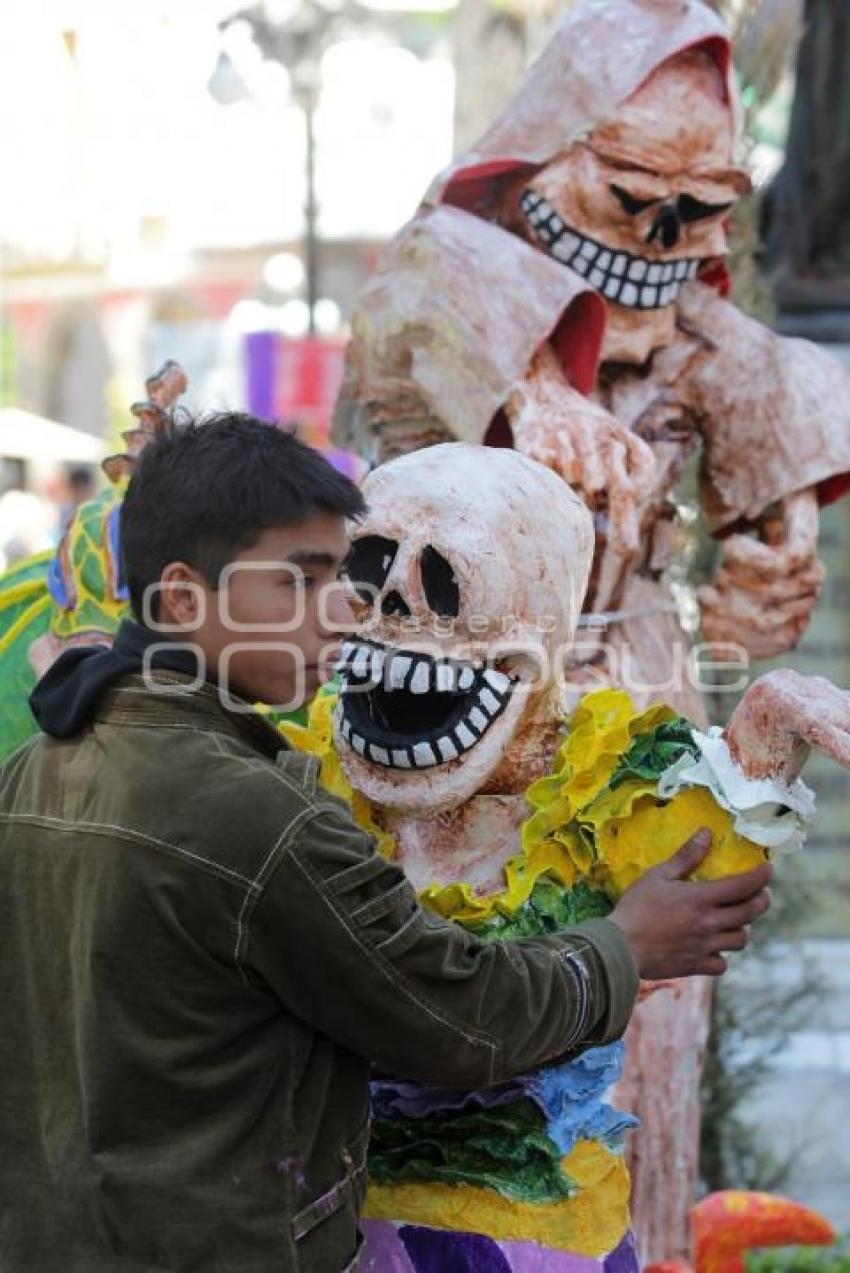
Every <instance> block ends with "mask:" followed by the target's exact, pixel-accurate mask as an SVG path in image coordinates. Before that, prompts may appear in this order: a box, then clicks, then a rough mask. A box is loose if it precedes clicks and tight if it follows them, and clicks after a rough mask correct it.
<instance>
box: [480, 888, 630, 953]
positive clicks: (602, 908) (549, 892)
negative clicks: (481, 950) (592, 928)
mask: <svg viewBox="0 0 850 1273" xmlns="http://www.w3.org/2000/svg"><path fill="white" fill-rule="evenodd" d="M610 912H611V902H610V901H609V899H608V898H607V897H606V895H605V894H604V893H600V892H599V891H598V890H597V889H592V888H590V887H589V886H588V885H587V884H576V885H574V886H573V887H572V888H570V889H565V888H564V886H563V884H560V883H559V882H558V881H557V880H553V879H549V878H547V877H546V876H545V875H544V876H541V878H540V879H539V880H538V881H537V883H536V884H535V885H534V888H533V889H532V891H531V896H530V897H529V899H528V901H527V902H524V903H523V905H522V906H521V907H520V908H519V910H518V911H517V912H516V913H515V914H514V915H511V916H510V917H508V916H507V915H498V914H497V915H493V916H492V917H491V918H490V919H487V920H485V921H484V922H483V923H481V924H474V925H473V924H470V925H468V927H469V928H470V930H471V931H472V932H474V933H475V936H476V937H481V938H483V939H484V940H485V941H486V940H491V939H495V938H505V937H545V936H548V935H549V934H550V933H556V932H558V930H559V929H562V928H570V927H571V926H572V925H574V924H582V923H584V921H585V920H588V919H604V918H605V916H606V915H608V914H610Z"/></svg>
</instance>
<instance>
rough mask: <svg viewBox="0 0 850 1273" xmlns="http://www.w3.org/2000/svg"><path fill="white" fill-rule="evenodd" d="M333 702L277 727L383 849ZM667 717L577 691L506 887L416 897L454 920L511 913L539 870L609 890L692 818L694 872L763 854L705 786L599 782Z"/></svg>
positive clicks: (745, 864) (650, 861)
mask: <svg viewBox="0 0 850 1273" xmlns="http://www.w3.org/2000/svg"><path fill="white" fill-rule="evenodd" d="M336 703H337V695H336V693H333V692H329V691H325V692H323V693H320V694H319V695H318V696H317V697H316V698H315V699H314V700H313V703H312V704H311V706H310V710H309V713H308V719H307V724H306V725H297V724H294V723H292V722H289V721H283V722H281V723H280V726H279V727H280V729H281V732H282V733H283V735H284V737H285V738H286V739H287V741H288V742H289V743H290V744H291V745H292V746H293V747H295V748H297V749H298V750H301V751H307V752H310V753H311V754H312V755H314V756H316V757H317V758H318V759H319V760H320V761H321V776H320V780H321V783H322V785H323V786H324V787H325V788H326V790H328V791H329V792H331V793H332V794H333V795H335V796H338V797H340V798H341V799H342V800H344V801H346V803H347V804H348V805H349V806H350V808H351V810H352V813H353V816H354V818H355V820H356V821H357V823H358V824H359V825H360V826H361V827H363V829H364V830H366V831H368V832H369V833H370V834H371V835H373V836H374V837H375V839H376V841H377V844H378V849H379V851H380V852H381V853H382V854H383V855H384V856H385V857H387V858H391V857H393V855H394V853H395V841H394V839H393V836H392V835H391V834H390V833H389V832H388V831H387V830H386V829H385V828H383V827H382V826H381V825H380V823H379V822H378V820H377V819H376V817H375V814H374V810H373V809H372V806H371V805H370V804H369V801H368V800H366V798H365V797H364V796H362V795H361V794H360V793H359V792H357V791H354V790H353V788H352V786H351V784H350V783H349V781H348V779H347V778H346V776H345V774H344V772H343V769H342V765H341V764H340V760H339V756H338V755H337V752H336V749H335V748H334V744H333V713H334V709H335V707H336ZM675 717H676V713H675V712H674V711H673V710H672V708H670V707H667V706H666V705H665V704H663V703H659V704H656V705H654V706H652V707H650V708H648V709H647V710H646V711H643V712H638V711H636V710H635V707H634V704H633V703H632V701H631V699H630V698H629V696H628V694H626V693H625V691H624V690H618V689H601V690H594V691H592V692H591V693H589V694H586V695H585V696H584V697H583V698H582V700H581V702H580V703H579V705H578V707H577V708H576V710H575V712H574V713H573V715H572V717H571V718H570V720H569V721H568V722H565V734H564V738H563V741H562V742H561V744H560V746H559V747H558V750H557V752H556V754H555V758H554V763H553V770H552V773H551V774H549V775H547V776H546V777H545V778H540V779H538V780H537V781H536V782H534V783H532V785H531V786H530V787H529V788H528V790H527V791H526V793H525V799H526V801H527V803H528V806H529V810H530V813H529V816H528V818H527V819H526V820H525V822H524V823H523V825H522V828H521V832H520V852H519V853H518V854H517V856H516V857H513V858H510V859H509V860H508V861H507V862H506V863H505V867H504V875H505V887H504V888H503V889H502V890H501V891H500V892H498V893H494V894H492V895H490V896H488V897H480V896H478V895H477V894H476V893H475V892H474V891H473V889H472V887H471V885H469V884H466V883H463V882H456V883H451V884H436V883H435V884H430V885H428V887H427V888H426V889H424V890H423V892H422V893H420V900H421V901H422V903H423V905H426V906H428V907H429V909H431V910H433V911H436V912H437V913H438V914H440V915H442V916H444V917H445V918H447V919H453V920H457V921H458V922H460V923H462V924H476V923H482V922H484V921H486V920H488V919H490V918H491V917H492V916H494V915H505V916H512V915H514V914H515V913H516V912H517V910H518V909H519V908H520V907H521V906H522V905H523V903H524V902H526V901H527V900H528V898H529V897H530V896H531V893H532V890H533V888H534V885H535V883H536V882H537V880H539V879H540V878H541V876H544V875H548V876H552V877H554V878H555V879H557V880H558V881H559V882H560V883H561V884H563V885H564V886H565V887H567V888H569V887H571V886H572V885H573V884H575V883H577V882H578V881H579V880H583V881H585V882H586V883H588V884H590V885H591V886H592V887H595V888H598V889H600V891H603V892H605V893H607V894H609V896H611V897H617V896H619V894H620V893H622V892H623V890H624V889H625V888H627V887H628V886H629V885H630V884H632V883H633V882H634V880H635V879H637V878H638V877H639V876H640V875H642V874H643V873H644V872H645V871H646V870H648V869H649V868H650V867H651V866H654V865H655V864H656V863H657V862H661V861H664V860H666V858H668V857H670V856H671V854H672V853H674V852H675V851H676V849H678V848H679V846H680V845H681V844H683V843H684V841H685V840H686V839H687V838H688V837H689V836H690V835H692V834H693V833H694V832H695V831H696V830H697V829H698V828H699V827H701V826H707V827H708V828H709V830H711V832H712V835H713V844H712V850H711V852H710V853H709V856H708V857H707V858H706V860H705V861H704V862H703V864H702V866H701V868H700V871H699V877H700V878H706V879H715V878H718V877H720V876H722V875H728V874H731V873H733V872H734V871H740V870H746V869H748V868H749V867H750V866H753V865H756V863H757V862H760V861H762V860H763V857H764V855H763V853H762V851H761V850H760V849H758V848H757V847H756V846H755V845H752V844H751V843H750V842H749V841H747V840H743V839H742V838H741V837H740V836H737V835H736V834H735V832H734V827H733V825H732V819H731V818H730V816H729V815H728V814H727V813H726V812H725V811H724V810H723V809H721V808H720V807H719V806H718V805H717V804H716V803H715V802H714V800H713V799H712V797H711V796H710V794H709V793H708V792H707V791H705V790H704V789H692V790H687V791H682V792H680V793H678V794H677V795H676V796H674V797H673V799H672V800H670V801H668V802H664V803H662V802H659V801H658V799H657V783H656V782H655V781H650V780H642V779H635V778H629V779H627V780H626V781H624V782H622V783H621V784H620V785H619V786H617V787H616V788H614V789H610V788H608V783H609V781H610V779H611V777H612V775H613V774H614V771H615V770H616V768H617V766H618V764H619V761H620V759H621V758H622V756H623V754H624V753H625V752H626V751H627V750H628V748H629V747H630V745H631V743H632V742H633V741H634V739H635V738H636V737H638V735H640V734H642V733H644V732H646V731H649V730H651V729H654V728H655V727H656V726H657V725H660V724H663V723H664V722H666V721H671V720H673V719H674V718H675Z"/></svg>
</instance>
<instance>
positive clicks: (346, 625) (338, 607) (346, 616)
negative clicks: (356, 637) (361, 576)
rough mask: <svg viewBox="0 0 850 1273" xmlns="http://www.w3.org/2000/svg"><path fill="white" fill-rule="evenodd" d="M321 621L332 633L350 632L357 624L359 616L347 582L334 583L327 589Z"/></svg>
mask: <svg viewBox="0 0 850 1273" xmlns="http://www.w3.org/2000/svg"><path fill="white" fill-rule="evenodd" d="M320 621H321V624H322V627H323V628H325V630H326V631H328V632H330V633H338V632H348V631H350V630H351V629H352V628H355V627H356V626H357V618H356V616H355V614H354V610H353V609H352V606H351V601H350V599H349V592H348V589H347V588H346V586H345V584H343V583H340V582H337V583H333V584H330V585H329V586H328V588H327V589H326V590H325V595H324V600H323V604H322V607H321V613H320Z"/></svg>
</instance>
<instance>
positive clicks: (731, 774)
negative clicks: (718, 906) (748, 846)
mask: <svg viewBox="0 0 850 1273" xmlns="http://www.w3.org/2000/svg"><path fill="white" fill-rule="evenodd" d="M692 734H693V739H694V742H695V743H696V745H697V747H698V748H699V750H700V758H699V760H695V759H694V758H693V756H691V755H689V754H687V753H686V754H685V755H684V756H680V757H679V759H678V760H677V761H676V762H675V763H674V764H672V765H670V767H669V768H668V769H666V770H665V771H664V773H663V774H662V775H661V777H660V778H659V780H658V794H659V796H661V797H662V799H664V800H669V799H670V798H671V797H672V796H674V795H675V794H676V792H677V791H682V790H683V789H684V788H686V787H707V788H708V790H709V791H710V792H711V793H712V795H713V796H714V798H715V800H716V801H717V803H718V804H719V805H720V806H721V807H722V808H723V809H726V811H727V812H728V813H731V814H732V815H733V816H734V818H735V830H736V831H737V833H738V835H741V836H744V837H745V839H747V840H752V841H753V842H754V843H755V844H760V845H761V846H762V847H763V848H765V849H774V850H779V851H790V850H792V849H799V848H802V845H803V841H804V839H805V836H806V828H807V826H808V824H809V823H810V822H811V821H812V819H813V818H814V814H815V796H814V792H813V791H812V790H811V788H809V787H807V786H806V784H805V783H804V782H803V780H802V779H801V778H795V779H794V781H793V782H792V783H791V785H790V786H788V785H787V784H786V783H784V782H780V781H779V780H778V779H776V778H747V776H746V775H745V774H744V773H743V771H742V770H741V768H740V766H739V765H737V764H736V763H735V761H734V760H733V759H732V756H731V754H730V752H729V747H728V745H727V742H726V739H725V738H724V737H723V731H722V730H721V729H720V727H719V726H717V725H712V727H711V729H710V730H709V732H708V733H707V734H701V733H700V732H699V731H698V730H696V729H694V730H692Z"/></svg>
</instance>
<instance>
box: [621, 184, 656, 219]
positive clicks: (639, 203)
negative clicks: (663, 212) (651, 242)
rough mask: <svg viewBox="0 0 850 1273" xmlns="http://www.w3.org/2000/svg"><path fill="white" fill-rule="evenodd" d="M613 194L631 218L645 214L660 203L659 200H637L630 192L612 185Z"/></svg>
mask: <svg viewBox="0 0 850 1273" xmlns="http://www.w3.org/2000/svg"><path fill="white" fill-rule="evenodd" d="M611 193H612V195H613V196H614V198H615V199H616V200H617V202H618V203H619V204H620V207H621V208H622V209H623V211H624V212H628V214H629V216H630V217H636V216H637V215H638V213H639V212H645V211H646V209H647V208H651V207H652V205H653V204H654V203H658V202H659V201H658V199H636V198H635V197H634V195H633V194H629V192H628V190H624V189H623V187H622V186H617V185H614V184H613V183H612V185H611Z"/></svg>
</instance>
